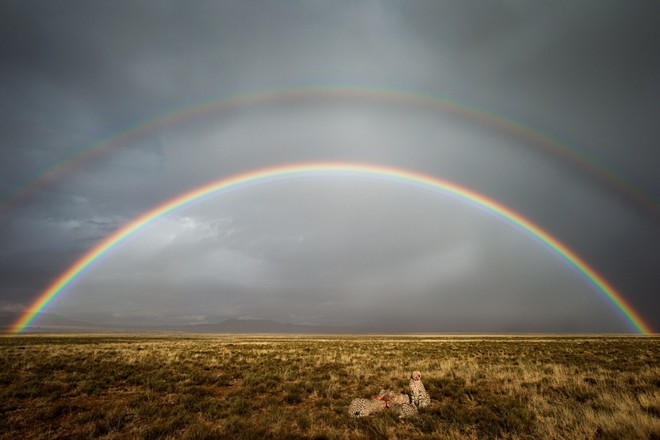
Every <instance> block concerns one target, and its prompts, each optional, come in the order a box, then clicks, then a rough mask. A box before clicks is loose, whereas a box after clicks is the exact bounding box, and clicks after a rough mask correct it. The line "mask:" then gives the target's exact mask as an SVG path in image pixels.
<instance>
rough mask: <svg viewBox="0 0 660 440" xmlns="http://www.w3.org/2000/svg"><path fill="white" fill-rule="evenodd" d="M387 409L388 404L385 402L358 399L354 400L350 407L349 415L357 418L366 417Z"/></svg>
mask: <svg viewBox="0 0 660 440" xmlns="http://www.w3.org/2000/svg"><path fill="white" fill-rule="evenodd" d="M386 409H387V402H385V401H384V400H376V399H362V398H357V399H353V400H352V401H351V404H350V405H348V415H349V416H351V417H355V418H358V417H366V416H368V415H370V414H373V413H376V412H380V411H385V410H386Z"/></svg>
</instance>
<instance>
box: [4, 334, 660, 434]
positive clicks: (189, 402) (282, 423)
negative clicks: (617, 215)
mask: <svg viewBox="0 0 660 440" xmlns="http://www.w3.org/2000/svg"><path fill="white" fill-rule="evenodd" d="M659 361H660V338H658V337H579V336H576V337H503V336H499V337H472V336H470V337H400V336H396V337H385V336H382V337H381V336H379V337H357V336H356V337H345V336H341V337H340V336H338V337H320V336H319V337H311V336H309V337H308V336H304V337H303V336H301V337H291V336H286V337H284V336H282V337H279V336H172V335H160V336H158V335H151V336H145V335H130V336H129V335H86V336H84V335H77V336H57V335H52V336H21V337H2V338H0V438H16V439H46V438H72V439H73V438H106V439H124V438H141V439H168V438H182V439H212V438H238V439H240V438H244V439H247V438H254V439H256V438H318V439H321V438H329V439H330V438H401V439H403V438H406V439H407V438H448V439H459V438H460V439H463V438H467V439H476V438H503V439H537V438H552V439H562V438H571V439H574V438H578V439H622V438H626V439H634V438H638V439H660V362H659ZM415 369H418V370H421V371H422V372H423V373H424V374H425V376H424V383H425V386H426V389H427V391H428V392H429V393H430V395H431V398H432V399H433V402H432V405H431V407H430V408H429V409H427V410H426V411H425V412H423V413H422V414H421V415H420V416H419V417H417V418H414V419H407V420H403V421H400V420H397V419H396V418H395V417H394V416H393V415H392V414H390V413H382V414H378V415H376V416H372V417H368V418H363V419H351V418H349V417H348V415H347V406H348V403H349V402H350V400H351V399H352V398H354V397H368V396H370V395H372V394H374V393H376V392H377V391H378V390H379V389H380V388H382V387H388V388H392V389H395V390H401V391H405V390H406V388H407V382H408V377H409V374H410V371H411V370H415Z"/></svg>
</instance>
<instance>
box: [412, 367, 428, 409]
mask: <svg viewBox="0 0 660 440" xmlns="http://www.w3.org/2000/svg"><path fill="white" fill-rule="evenodd" d="M410 399H411V401H412V404H413V405H415V406H416V407H417V408H418V409H422V408H426V407H427V406H429V405H430V404H431V398H430V397H429V393H427V392H426V389H425V388H424V384H423V383H422V373H420V372H419V371H413V373H412V374H411V375H410Z"/></svg>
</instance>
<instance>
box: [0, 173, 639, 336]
mask: <svg viewBox="0 0 660 440" xmlns="http://www.w3.org/2000/svg"><path fill="white" fill-rule="evenodd" d="M323 173H331V174H333V175H334V174H338V175H355V174H357V175H364V176H367V177H374V178H385V179H392V180H395V181H398V182H401V183H406V184H414V185H419V186H422V187H424V188H427V189H432V190H435V191H439V192H441V193H443V194H446V195H449V196H453V197H457V198H459V199H462V200H464V201H467V202H471V203H472V204H475V205H476V206H478V207H481V208H484V209H486V210H488V211H490V212H492V213H494V214H495V215H497V216H499V217H500V218H502V219H504V220H506V221H508V222H509V223H512V224H514V225H516V226H518V227H519V228H521V229H522V230H523V231H526V232H528V233H530V234H531V235H532V236H533V237H536V238H537V239H538V240H540V241H541V242H542V243H544V244H545V245H547V247H549V248H550V249H551V250H552V251H553V252H554V253H556V254H557V255H558V256H559V257H561V258H562V259H563V260H565V261H566V262H567V263H568V264H569V265H570V266H572V267H574V268H575V269H576V270H577V271H578V272H580V273H581V274H583V275H584V276H585V277H586V279H587V280H588V281H589V282H590V283H591V284H592V285H593V287H595V289H596V291H597V292H599V294H600V295H601V296H602V297H603V298H604V299H605V300H606V301H607V302H608V303H609V304H611V305H612V306H613V307H614V308H615V309H616V310H618V312H619V313H620V314H621V315H622V317H623V318H624V319H626V320H627V322H628V323H629V324H630V326H631V328H632V329H634V330H635V331H637V332H639V333H642V334H648V333H651V329H650V327H649V326H648V325H647V324H646V323H645V322H644V320H643V319H642V317H641V316H640V315H639V314H638V313H637V312H635V311H634V310H633V308H632V307H631V306H630V305H629V304H628V303H627V302H626V300H625V299H624V298H623V297H622V296H621V294H619V293H618V292H617V291H616V290H615V289H614V287H613V286H611V285H610V284H609V283H608V282H607V281H606V280H605V279H604V278H603V277H602V276H600V275H599V274H598V273H597V272H596V271H595V270H594V269H593V268H591V267H590V266H589V265H588V264H587V263H586V262H585V261H584V260H582V259H581V258H580V257H579V256H578V255H576V254H575V253H574V252H573V251H571V250H570V249H569V248H568V247H567V246H565V245H564V244H563V243H561V242H560V241H559V240H557V239H556V238H554V237H553V236H552V235H550V234H549V233H548V232H546V231H545V230H543V229H542V228H541V227H539V226H537V225H535V224H534V223H532V222H531V221H530V220H528V219H526V218H525V217H523V216H521V215H520V214H517V213H516V212H514V211H512V210H511V209H509V208H507V207H506V206H504V205H502V204H500V203H498V202H496V201H494V200H492V199H489V198H487V197H485V196H483V195H481V194H479V193H477V192H475V191H472V190H470V189H468V188H465V187H462V186H459V185H457V184H455V183H452V182H448V181H445V180H441V179H438V178H436V177H432V176H428V175H424V174H420V173H417V172H413V171H408V170H403V169H398V168H391V167H386V166H378V165H366V164H356V163H307V164H299V165H287V166H279V167H272V168H265V169H259V170H256V171H252V172H247V173H243V174H239V175H236V176H233V177H228V178H223V179H220V180H216V181H213V182H211V183H208V184H206V185H202V186H200V187H198V188H196V189H194V190H192V191H189V192H186V193H184V194H182V195H180V196H178V197H175V198H173V199H170V200H168V201H166V202H165V203H163V204H161V205H158V206H156V207H155V208H153V209H151V210H150V211H148V212H146V213H144V214H142V215H140V216H139V217H137V218H135V219H134V220H133V221H131V222H130V223H128V224H127V225H125V226H124V227H122V228H121V229H119V230H117V231H116V232H115V233H113V234H112V235H110V236H108V237H107V238H105V239H104V240H103V241H101V242H100V243H98V244H97V245H96V246H94V247H93V248H92V249H90V250H89V251H88V252H87V253H86V254H85V255H83V256H82V257H81V258H80V259H79V260H78V261H76V263H75V264H73V265H72V266H71V267H69V269H67V270H66V271H65V272H64V273H62V274H61V275H60V276H59V277H58V278H57V279H56V280H55V281H54V282H53V283H52V284H51V285H50V286H48V288H47V289H46V290H44V291H43V292H42V293H41V295H40V296H39V298H38V299H37V300H36V301H35V302H34V303H33V304H32V305H31V306H30V307H29V308H28V309H27V310H26V311H25V312H24V314H23V315H22V316H21V317H20V319H19V320H18V321H17V322H16V323H15V324H14V325H13V326H12V327H11V329H10V331H11V332H12V333H20V332H22V331H23V330H25V329H26V328H27V327H28V326H29V325H30V323H31V322H32V321H33V320H34V319H35V318H36V317H37V316H38V315H39V314H40V313H41V312H42V311H43V310H44V309H45V308H46V306H48V304H49V303H51V302H52V301H53V300H54V299H55V298H56V297H57V296H58V295H60V294H61V293H62V292H63V291H64V290H65V289H66V287H67V286H69V285H70V284H71V283H73V282H74V281H75V280H76V279H78V278H79V277H80V276H81V275H82V274H83V272H84V271H85V269H86V268H88V267H89V266H90V265H91V264H93V263H94V262H95V261H96V260H97V259H99V258H100V257H102V256H103V255H104V254H106V253H108V252H110V251H111V250H112V249H113V248H114V247H115V246H117V245H118V244H119V243H121V242H122V241H124V240H126V239H128V238H129V237H131V236H132V235H133V234H134V233H136V232H137V231H138V230H140V229H141V228H143V227H145V226H146V225H147V224H149V223H151V222H153V221H155V220H157V219H158V218H160V217H162V216H164V215H166V214H168V213H170V212H172V211H173V210H175V209H177V208H181V207H184V206H186V205H189V204H191V203H193V202H195V201H197V200H200V199H203V198H204V197H206V196H209V195H211V194H215V193H218V192H221V191H226V190H229V189H231V188H236V187H240V186H244V185H248V184H254V183H265V182H268V181H270V180H273V179H276V178H293V177H309V176H313V175H318V174H323Z"/></svg>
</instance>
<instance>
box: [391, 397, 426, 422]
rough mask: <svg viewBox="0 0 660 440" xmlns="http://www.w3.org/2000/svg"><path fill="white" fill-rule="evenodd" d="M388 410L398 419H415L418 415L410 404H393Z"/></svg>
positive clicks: (414, 407) (415, 408)
mask: <svg viewBox="0 0 660 440" xmlns="http://www.w3.org/2000/svg"><path fill="white" fill-rule="evenodd" d="M406 397H407V396H406ZM389 408H390V411H392V412H393V413H394V414H396V415H398V416H399V418H400V419H402V418H404V417H416V416H418V415H419V413H418V412H417V407H416V406H415V405H413V404H412V403H395V404H393V405H391V406H390V407H389Z"/></svg>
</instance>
